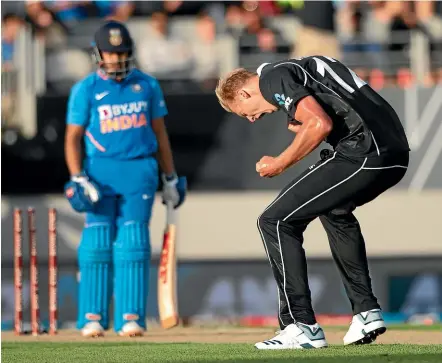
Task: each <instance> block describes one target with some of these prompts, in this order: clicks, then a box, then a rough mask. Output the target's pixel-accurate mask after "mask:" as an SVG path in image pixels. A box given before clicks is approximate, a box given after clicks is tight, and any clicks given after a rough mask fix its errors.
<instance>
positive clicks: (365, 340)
mask: <svg viewBox="0 0 442 363" xmlns="http://www.w3.org/2000/svg"><path fill="white" fill-rule="evenodd" d="M386 330H387V327H386V325H385V321H384V318H383V317H382V312H381V310H380V309H372V310H369V311H364V312H362V313H359V314H356V315H354V316H353V319H352V321H351V325H350V328H349V329H348V332H347V334H345V336H344V345H348V344H370V343H372V342H374V341H375V340H376V338H377V337H378V335H381V334H384V333H385V331H386Z"/></svg>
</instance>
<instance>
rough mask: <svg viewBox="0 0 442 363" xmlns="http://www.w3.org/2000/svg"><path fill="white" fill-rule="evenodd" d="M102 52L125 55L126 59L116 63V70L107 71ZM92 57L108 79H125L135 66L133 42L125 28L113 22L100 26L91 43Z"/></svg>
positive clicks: (121, 24)
mask: <svg viewBox="0 0 442 363" xmlns="http://www.w3.org/2000/svg"><path fill="white" fill-rule="evenodd" d="M102 52H109V53H119V54H127V58H124V59H122V60H121V61H119V62H117V63H118V64H117V67H116V70H113V71H109V70H107V67H106V65H108V64H109V63H105V62H104V61H103V57H102ZM92 56H93V58H94V60H95V62H96V63H97V64H98V66H99V68H100V69H101V70H102V71H103V72H105V73H106V74H107V76H108V77H109V78H114V79H115V78H124V77H127V75H128V74H129V73H130V72H131V71H132V69H133V68H134V66H135V58H134V42H133V40H132V37H131V36H130V33H129V30H128V29H127V28H126V26H125V25H124V24H123V23H120V22H118V21H114V20H112V21H109V22H107V23H105V24H104V25H103V26H101V27H100V28H99V29H98V30H97V32H96V33H95V36H94V41H93V42H92Z"/></svg>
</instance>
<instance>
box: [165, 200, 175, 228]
mask: <svg viewBox="0 0 442 363" xmlns="http://www.w3.org/2000/svg"><path fill="white" fill-rule="evenodd" d="M166 219H167V224H175V223H176V213H175V208H174V207H173V203H172V202H167V203H166Z"/></svg>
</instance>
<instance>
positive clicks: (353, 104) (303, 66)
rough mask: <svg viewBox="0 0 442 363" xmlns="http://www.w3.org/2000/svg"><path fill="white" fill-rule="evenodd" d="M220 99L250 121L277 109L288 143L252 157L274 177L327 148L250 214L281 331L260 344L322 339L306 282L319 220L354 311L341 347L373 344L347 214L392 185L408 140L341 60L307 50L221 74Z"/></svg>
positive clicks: (356, 241) (376, 327)
mask: <svg viewBox="0 0 442 363" xmlns="http://www.w3.org/2000/svg"><path fill="white" fill-rule="evenodd" d="M216 94H217V96H218V99H219V101H220V103H221V105H222V106H223V107H224V108H225V109H226V110H227V111H229V112H234V113H236V114H238V115H240V116H243V117H246V118H248V119H249V121H251V122H255V121H256V120H257V119H259V118H260V117H261V116H263V115H265V114H267V113H272V112H275V111H277V110H282V111H283V112H285V113H286V114H287V117H288V128H289V130H291V131H293V132H295V133H296V137H295V139H294V141H293V142H292V143H291V145H289V146H288V147H287V149H286V150H284V151H283V152H282V153H281V154H280V155H278V156H276V157H271V156H264V157H263V158H261V160H260V161H259V162H258V163H257V164H256V171H257V172H258V173H259V175H260V176H262V177H274V176H276V175H278V174H280V173H282V172H284V171H285V170H286V169H288V168H289V167H290V166H292V165H294V164H295V163H297V162H298V161H299V160H301V159H302V158H304V157H305V156H306V155H308V154H309V153H311V152H312V151H313V150H315V149H316V148H317V147H318V146H319V144H320V143H321V142H322V141H325V142H327V143H328V144H330V145H331V147H332V148H333V150H327V149H326V150H323V151H321V160H319V161H318V162H317V163H316V164H315V165H313V166H311V167H310V168H309V169H308V170H306V171H305V172H304V173H302V174H301V175H300V176H299V177H297V178H296V179H295V180H293V181H292V182H291V183H290V184H289V185H287V186H286V187H285V188H284V189H283V190H282V191H281V193H280V194H279V195H278V196H277V198H276V199H275V200H274V201H273V202H272V203H271V204H270V205H269V206H268V207H267V208H266V209H265V210H264V212H263V213H262V214H261V215H260V216H259V218H258V229H259V232H260V234H261V237H262V240H263V243H264V247H265V250H266V253H267V256H268V258H269V261H270V265H271V267H272V269H273V273H274V276H275V279H276V282H277V285H278V291H279V322H280V327H281V331H280V333H278V334H277V335H276V336H275V337H274V338H272V339H270V340H268V341H263V342H259V343H257V344H256V345H255V346H256V347H257V348H259V349H300V348H320V347H324V346H327V342H326V339H325V336H324V332H323V330H322V329H321V327H320V326H319V325H318V324H317V322H316V319H315V314H314V312H313V308H312V302H311V294H310V289H309V285H308V281H307V265H306V257H305V252H304V249H303V246H302V244H303V233H304V231H305V229H306V228H307V226H308V224H309V223H310V222H311V221H312V220H314V219H315V218H317V217H319V219H320V221H321V223H322V225H323V226H324V228H325V230H326V232H327V235H328V239H329V243H330V248H331V251H332V255H333V258H334V260H335V263H336V265H337V266H338V268H339V271H340V273H341V277H342V281H343V283H344V286H345V289H346V292H347V295H348V298H349V299H350V302H351V306H352V308H353V314H354V317H353V320H352V324H351V326H350V329H349V331H348V332H347V334H346V335H345V337H344V343H345V344H364V343H371V342H372V341H374V340H375V339H376V337H377V336H378V335H379V334H382V333H384V332H385V331H386V326H385V322H384V320H383V317H382V314H381V309H380V306H379V304H378V302H377V299H376V297H375V296H374V294H373V291H372V286H371V281H370V276H369V270H368V265H367V257H366V251H365V243H364V238H363V236H362V233H361V229H360V227H359V223H358V221H357V220H356V217H355V216H354V215H353V211H354V210H355V208H356V207H358V206H361V205H363V204H365V203H368V202H370V201H371V200H373V199H375V198H376V197H377V196H378V195H380V194H381V193H383V192H384V191H386V190H387V189H389V188H391V187H392V186H394V185H395V184H397V183H398V182H399V181H400V180H401V179H402V178H403V176H404V175H405V173H406V170H407V167H408V162H409V146H408V142H407V138H406V136H405V132H404V129H403V127H402V125H401V122H400V120H399V118H398V116H397V115H396V113H395V111H394V110H393V108H392V107H391V106H390V105H389V104H388V103H387V102H386V101H385V100H384V99H383V98H382V97H381V96H380V95H379V94H378V93H376V92H375V91H374V90H373V89H372V88H371V87H370V86H369V85H367V84H366V83H365V82H364V81H362V80H361V79H360V78H359V77H358V76H357V75H356V74H355V73H354V72H353V71H352V70H350V69H349V68H347V67H346V66H345V65H343V64H342V63H340V62H339V61H337V60H335V59H332V58H328V57H323V56H312V57H305V58H301V59H289V60H286V61H281V62H276V63H272V64H263V65H261V66H260V67H259V68H258V70H257V72H256V73H255V72H249V71H247V70H245V69H237V70H235V71H233V72H231V73H230V74H229V75H227V76H226V77H225V78H224V79H221V80H220V81H219V83H218V86H217V89H216Z"/></svg>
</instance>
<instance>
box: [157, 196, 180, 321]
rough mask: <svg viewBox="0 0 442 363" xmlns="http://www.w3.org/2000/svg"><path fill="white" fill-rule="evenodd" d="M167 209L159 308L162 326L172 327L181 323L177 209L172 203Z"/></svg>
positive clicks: (159, 275)
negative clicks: (177, 261) (177, 279)
mask: <svg viewBox="0 0 442 363" xmlns="http://www.w3.org/2000/svg"><path fill="white" fill-rule="evenodd" d="M166 210H167V212H166V228H165V230H164V236H163V247H162V249H161V257H160V265H159V269H158V309H159V313H160V323H161V326H162V327H163V328H164V329H170V328H173V327H174V326H177V325H178V323H179V318H178V307H177V305H178V304H177V282H176V274H177V266H176V211H175V209H174V208H173V204H171V203H169V204H167V205H166Z"/></svg>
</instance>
